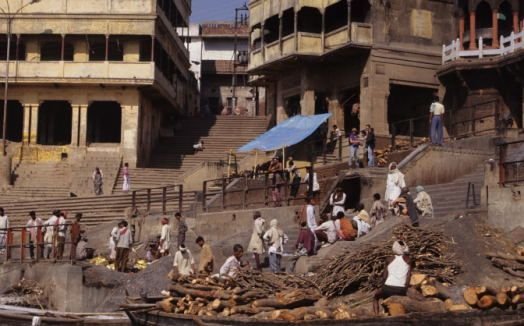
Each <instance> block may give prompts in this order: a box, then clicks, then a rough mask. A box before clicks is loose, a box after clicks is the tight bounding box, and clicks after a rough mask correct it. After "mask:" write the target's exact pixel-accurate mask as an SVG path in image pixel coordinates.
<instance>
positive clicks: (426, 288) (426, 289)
mask: <svg viewBox="0 0 524 326" xmlns="http://www.w3.org/2000/svg"><path fill="white" fill-rule="evenodd" d="M420 291H421V292H422V295H423V296H425V297H434V296H436V295H437V294H438V290H437V288H436V287H434V286H433V285H429V284H426V285H422V286H420Z"/></svg>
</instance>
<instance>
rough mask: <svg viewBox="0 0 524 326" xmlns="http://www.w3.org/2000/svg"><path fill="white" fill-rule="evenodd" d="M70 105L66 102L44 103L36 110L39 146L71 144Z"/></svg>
mask: <svg viewBox="0 0 524 326" xmlns="http://www.w3.org/2000/svg"><path fill="white" fill-rule="evenodd" d="M71 118H72V110H71V104H70V103H69V102H67V101H44V102H42V104H40V108H39V110H38V136H37V143H38V144H40V145H69V144H71Z"/></svg>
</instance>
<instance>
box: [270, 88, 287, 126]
mask: <svg viewBox="0 0 524 326" xmlns="http://www.w3.org/2000/svg"><path fill="white" fill-rule="evenodd" d="M273 94H274V96H275V97H276V104H277V107H276V114H277V123H280V122H282V121H284V120H286V119H288V118H289V116H288V114H287V112H286V102H285V100H284V96H283V95H282V81H278V82H277V83H276V86H275V89H274V90H273ZM267 98H269V97H267Z"/></svg>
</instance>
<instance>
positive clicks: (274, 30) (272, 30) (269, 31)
mask: <svg viewBox="0 0 524 326" xmlns="http://www.w3.org/2000/svg"><path fill="white" fill-rule="evenodd" d="M279 24H280V20H279V19H278V15H275V16H273V17H269V18H268V19H266V22H265V24H264V33H262V34H263V36H264V44H270V43H273V42H275V41H277V40H278V29H279Z"/></svg>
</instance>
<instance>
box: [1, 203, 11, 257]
mask: <svg viewBox="0 0 524 326" xmlns="http://www.w3.org/2000/svg"><path fill="white" fill-rule="evenodd" d="M8 229H9V218H8V217H7V215H5V213H4V209H3V208H2V207H0V253H4V252H5V247H6V245H7V232H8Z"/></svg>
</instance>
